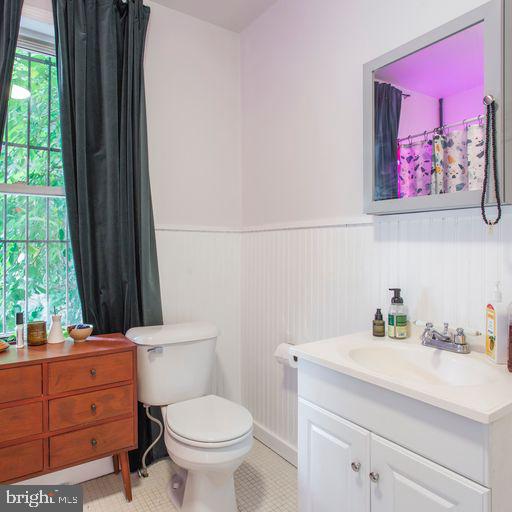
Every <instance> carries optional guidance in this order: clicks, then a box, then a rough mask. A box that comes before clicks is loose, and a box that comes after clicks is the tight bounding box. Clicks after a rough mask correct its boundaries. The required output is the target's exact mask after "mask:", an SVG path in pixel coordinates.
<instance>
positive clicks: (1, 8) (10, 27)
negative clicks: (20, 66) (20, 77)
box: [0, 0, 23, 140]
mask: <svg viewBox="0 0 512 512" xmlns="http://www.w3.org/2000/svg"><path fill="white" fill-rule="evenodd" d="M22 7H23V0H0V16H1V18H0V140H2V138H3V133H4V128H5V120H6V118H7V103H8V102H9V93H10V90H11V78H12V68H13V66H14V55H15V54H16V43H17V41H18V32H19V30H20V21H21V8H22Z"/></svg>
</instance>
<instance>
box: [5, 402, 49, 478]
mask: <svg viewBox="0 0 512 512" xmlns="http://www.w3.org/2000/svg"><path fill="white" fill-rule="evenodd" d="M0 425H1V428H2V431H1V433H0V442H2V443H3V442H4V441H11V440H12V439H19V438H21V437H25V436H30V435H33V434H40V433H41V432H42V431H43V403H42V402H36V403H34V404H27V405H17V406H15V407H7V408H6V409H0ZM0 476H1V475H0Z"/></svg>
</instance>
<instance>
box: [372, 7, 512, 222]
mask: <svg viewBox="0 0 512 512" xmlns="http://www.w3.org/2000/svg"><path fill="white" fill-rule="evenodd" d="M510 10H511V8H510V6H509V7H508V8H507V9H506V10H505V6H504V2H503V0H492V1H490V2H488V3H486V4H484V5H482V6H481V7H478V8H477V9H474V10H472V11H469V12H468V13H466V14H464V15H463V16H460V17H459V18H456V19H454V20H452V21H450V22H448V23H446V24H444V25H442V26H440V27H438V28H436V29H434V30H432V31H430V32H428V33H426V34H424V35H422V36H420V37H418V38H416V39H413V40H412V41H409V42H408V43H406V44H404V45H402V46H399V47H398V48H396V49H394V50H392V51H390V52H388V53H385V54H384V55H381V56H380V57H378V58H376V59H374V60H372V61H370V62H368V63H366V64H365V65H364V70H363V81H364V83H363V93H364V112H363V116H364V121H363V126H364V138H363V172H364V185H363V190H364V213H367V214H372V215H387V214H396V213H409V212H420V211H433V210H449V209H455V208H473V207H477V206H479V205H480V200H481V193H480V192H479V191H471V192H469V191H468V192H458V193H456V194H440V195H433V196H419V197H407V198H401V199H387V200H382V201H375V200H374V181H375V180H374V98H373V94H374V87H373V76H374V72H375V71H376V70H377V69H379V68H381V67H383V66H386V65H387V64H390V63H392V62H395V61H396V60H399V59H401V58H403V57H406V56H407V55H410V54H412V53H415V52H417V51H418V50H421V49H422V48H425V47H427V46H430V45H431V44H434V43H436V42H438V41H441V40H443V39H446V38H447V37H450V36H451V35H453V34H456V33H457V32H461V31H462V30H465V29H466V28H469V27H471V26H473V25H476V24H477V23H481V22H484V23H485V28H484V31H485V93H486V94H492V95H493V96H494V97H495V98H496V101H497V104H498V110H497V113H496V114H497V115H496V125H497V128H498V141H497V148H498V162H499V184H500V194H501V197H502V202H503V203H506V202H509V200H510V198H511V197H512V180H511V179H506V173H505V172H504V168H505V167H506V165H507V163H508V162H512V139H511V131H512V130H511V129H510V127H505V126H504V119H505V117H506V119H511V117H510V115H511V114H512V98H511V94H507V97H506V98H504V96H503V92H504V90H505V88H504V83H503V81H504V79H507V82H506V83H507V84H510V85H512V82H510V81H509V80H510V79H512V76H511V70H510V67H511V66H510V64H509V63H510V57H511V55H510V53H512V50H510V48H511V45H512V35H511V34H510V30H511V28H512V21H511V20H506V16H505V14H507V15H508V14H509V12H510ZM505 24H506V30H505ZM505 34H506V39H507V41H505ZM505 43H507V46H506V45H505ZM505 48H507V51H505ZM505 59H507V60H508V62H506V61H505ZM510 85H509V87H510ZM509 124H510V123H509ZM505 129H506V130H507V131H505ZM505 155H506V156H507V158H506V160H505ZM489 204H492V202H489Z"/></svg>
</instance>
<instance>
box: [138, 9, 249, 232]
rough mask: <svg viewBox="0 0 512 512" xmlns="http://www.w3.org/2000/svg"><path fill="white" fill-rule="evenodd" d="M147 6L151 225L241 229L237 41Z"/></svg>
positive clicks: (225, 33)
mask: <svg viewBox="0 0 512 512" xmlns="http://www.w3.org/2000/svg"><path fill="white" fill-rule="evenodd" d="M150 6H151V17H150V23H149V28H148V35H147V42H146V58H145V73H146V98H147V116H148V139H149V157H150V158H149V160H150V172H151V189H152V192H153V202H154V212H155V222H156V224H157V225H203V226H239V225H240V221H241V174H240V45H239V36H238V34H235V33H233V32H230V31H228V30H225V29H222V28H219V27H217V26H215V25H212V24H210V23H206V22H203V21H200V20H198V19H195V18H192V17H191V16H187V15H185V14H181V13H179V12H177V11H173V10H172V9H168V8H166V7H163V6H162V5H160V4H157V3H154V2H151V3H150Z"/></svg>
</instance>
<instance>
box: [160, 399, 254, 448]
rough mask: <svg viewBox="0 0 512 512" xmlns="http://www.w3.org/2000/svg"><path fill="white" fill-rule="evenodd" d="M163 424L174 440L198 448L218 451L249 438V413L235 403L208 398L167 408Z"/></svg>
mask: <svg viewBox="0 0 512 512" xmlns="http://www.w3.org/2000/svg"><path fill="white" fill-rule="evenodd" d="M165 424H166V430H167V431H168V433H169V434H170V435H171V436H172V437H174V438H175V439H176V440H178V441H180V442H182V443H184V444H188V445H190V446H197V447H201V448H221V447H225V446H231V445H234V444H236V443H239V442H242V441H243V440H244V439H245V438H246V437H247V436H251V435H252V425H253V419H252V416H251V414H250V413H249V411H248V410H247V409H246V408H245V407H242V406H241V405H238V404H236V403H234V402H230V401H229V400H226V399H225V398H221V397H219V396H215V395H207V396H203V397H200V398H194V399H192V400H186V401H185V402H178V403H176V404H172V405H169V406H167V410H166V411H165Z"/></svg>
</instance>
